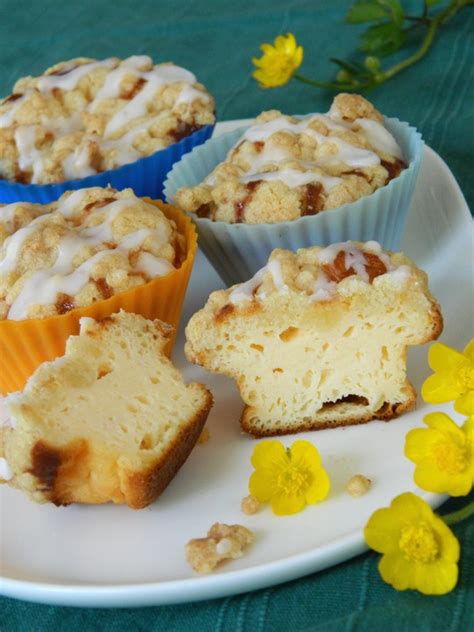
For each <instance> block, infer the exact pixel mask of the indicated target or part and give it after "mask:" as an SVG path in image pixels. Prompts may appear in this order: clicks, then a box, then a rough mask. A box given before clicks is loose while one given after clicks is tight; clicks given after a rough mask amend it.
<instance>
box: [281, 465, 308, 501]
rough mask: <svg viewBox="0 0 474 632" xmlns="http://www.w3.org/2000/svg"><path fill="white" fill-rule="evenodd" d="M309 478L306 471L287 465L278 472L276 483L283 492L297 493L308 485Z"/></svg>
mask: <svg viewBox="0 0 474 632" xmlns="http://www.w3.org/2000/svg"><path fill="white" fill-rule="evenodd" d="M309 478H310V476H309V474H308V472H305V471H301V470H298V469H296V468H295V467H294V466H292V465H289V466H288V467H287V468H285V469H284V470H283V471H282V472H280V473H279V474H278V478H277V485H278V487H279V489H280V490H281V491H282V492H283V493H284V494H290V495H292V494H298V493H300V492H301V490H302V489H304V488H305V487H307V486H308V483H309Z"/></svg>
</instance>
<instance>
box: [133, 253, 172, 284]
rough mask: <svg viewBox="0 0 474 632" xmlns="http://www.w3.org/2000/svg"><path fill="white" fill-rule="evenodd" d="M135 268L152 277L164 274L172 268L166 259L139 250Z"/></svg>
mask: <svg viewBox="0 0 474 632" xmlns="http://www.w3.org/2000/svg"><path fill="white" fill-rule="evenodd" d="M135 268H136V269H137V270H139V271H140V272H144V273H145V274H146V275H147V276H148V277H150V278H154V277H158V276H165V274H168V272H171V270H174V268H173V266H172V265H171V263H169V262H168V261H166V259H161V258H159V257H155V256H154V255H152V254H151V253H150V252H145V251H143V252H141V253H140V255H139V257H138V261H137V263H136V265H135Z"/></svg>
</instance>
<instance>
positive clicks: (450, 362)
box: [428, 342, 464, 371]
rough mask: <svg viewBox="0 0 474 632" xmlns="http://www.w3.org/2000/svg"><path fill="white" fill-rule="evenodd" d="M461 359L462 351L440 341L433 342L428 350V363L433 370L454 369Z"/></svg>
mask: <svg viewBox="0 0 474 632" xmlns="http://www.w3.org/2000/svg"><path fill="white" fill-rule="evenodd" d="M463 360H464V357H463V354H462V353H460V352H459V351H457V350H456V349H453V348H452V347H448V345H445V344H443V343H442V342H435V343H434V344H432V345H431V347H430V350H429V351H428V364H429V365H430V367H431V368H432V369H433V371H446V370H449V369H454V368H456V367H457V365H458V364H459V363H460V362H462V361H463Z"/></svg>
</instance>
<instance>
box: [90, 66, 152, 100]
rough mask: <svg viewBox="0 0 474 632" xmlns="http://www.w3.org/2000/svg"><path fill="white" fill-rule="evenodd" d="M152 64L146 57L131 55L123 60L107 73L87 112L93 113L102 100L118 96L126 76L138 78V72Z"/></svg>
mask: <svg viewBox="0 0 474 632" xmlns="http://www.w3.org/2000/svg"><path fill="white" fill-rule="evenodd" d="M152 65H153V62H152V60H151V57H148V55H132V56H131V57H128V58H127V59H124V60H123V61H122V63H121V64H120V65H119V66H118V67H117V68H115V69H114V70H112V71H111V72H109V73H108V75H107V77H106V78H105V81H104V84H103V85H102V86H101V88H100V89H99V90H98V91H97V94H96V95H95V97H94V99H93V101H92V102H91V103H90V104H89V107H88V110H89V111H91V112H93V111H94V109H95V107H96V106H97V104H98V103H100V102H102V101H103V100H104V99H115V98H117V97H118V96H119V95H120V87H121V83H122V81H123V79H124V78H125V77H126V76H127V75H133V76H135V77H137V78H138V77H139V74H138V73H139V72H140V71H141V70H142V69H143V68H146V67H147V66H152Z"/></svg>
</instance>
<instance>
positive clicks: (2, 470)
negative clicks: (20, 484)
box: [0, 457, 13, 481]
mask: <svg viewBox="0 0 474 632" xmlns="http://www.w3.org/2000/svg"><path fill="white" fill-rule="evenodd" d="M12 478H13V473H12V471H11V468H10V466H9V465H8V461H7V460H6V459H4V458H3V457H0V479H1V480H2V481H10V480H11V479H12Z"/></svg>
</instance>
